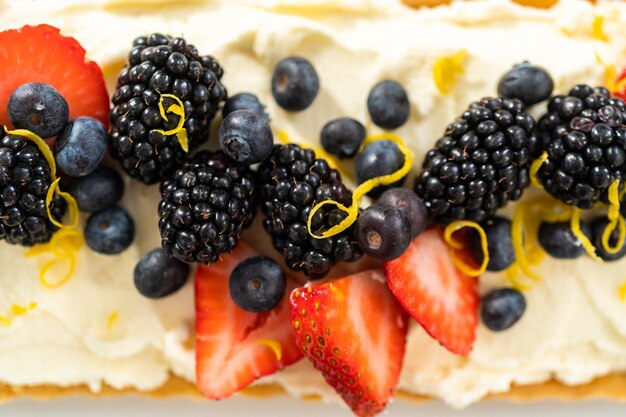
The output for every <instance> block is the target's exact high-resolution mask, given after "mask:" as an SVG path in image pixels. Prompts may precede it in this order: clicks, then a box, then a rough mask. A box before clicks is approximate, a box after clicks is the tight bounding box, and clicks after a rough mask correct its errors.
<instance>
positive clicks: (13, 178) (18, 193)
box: [0, 135, 65, 246]
mask: <svg viewBox="0 0 626 417" xmlns="http://www.w3.org/2000/svg"><path fill="white" fill-rule="evenodd" d="M51 183H52V180H51V177H50V165H48V162H47V161H46V159H45V158H44V156H43V155H42V153H41V151H40V150H39V148H37V146H36V145H35V144H34V143H32V142H29V141H28V140H25V139H23V138H21V137H19V136H12V135H5V136H4V137H3V138H2V139H0V239H4V240H6V241H7V242H9V243H12V244H18V245H24V246H33V245H35V244H38V243H45V242H47V241H49V240H50V238H51V237H52V235H53V234H54V232H55V231H56V230H57V228H56V226H54V225H53V224H52V222H51V221H50V219H49V218H48V214H47V211H46V195H47V194H48V190H49V189H50V184H51ZM64 212H65V201H64V200H63V199H61V198H60V197H59V196H58V195H57V196H55V197H54V200H53V202H52V206H51V213H52V215H53V216H54V217H55V219H57V220H60V219H61V217H62V216H63V213H64Z"/></svg>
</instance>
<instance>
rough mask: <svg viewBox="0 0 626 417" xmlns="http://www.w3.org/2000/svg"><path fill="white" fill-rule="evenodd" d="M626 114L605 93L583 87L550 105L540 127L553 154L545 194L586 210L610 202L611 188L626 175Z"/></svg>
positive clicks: (545, 170)
mask: <svg viewBox="0 0 626 417" xmlns="http://www.w3.org/2000/svg"><path fill="white" fill-rule="evenodd" d="M624 112H626V105H625V104H624V102H623V101H622V100H620V99H618V98H611V95H610V93H609V90H607V89H606V88H604V87H597V88H591V87H590V86H588V85H584V84H579V85H576V86H574V87H573V88H572V89H571V90H570V92H569V93H568V95H567V96H562V95H559V96H555V97H553V98H552V100H550V103H549V104H548V112H547V113H546V114H545V115H544V116H543V117H542V118H541V119H540V120H539V122H538V123H537V131H538V138H539V142H540V143H541V144H543V146H545V149H546V150H547V152H548V159H547V160H546V161H545V162H544V163H543V165H541V168H540V169H539V172H538V173H537V178H538V179H539V181H541V183H542V184H543V186H544V187H545V189H546V191H548V192H549V193H550V194H552V195H553V196H554V197H556V198H558V199H559V200H561V201H563V202H564V203H566V204H572V205H575V206H577V207H580V208H583V209H589V208H591V207H593V205H594V204H595V203H596V202H597V201H602V202H604V203H607V202H608V199H607V198H608V195H607V194H608V193H607V191H608V188H609V186H610V185H611V183H612V182H613V181H615V180H616V179H617V180H620V181H621V180H622V179H623V178H624V173H625V172H626V113H624ZM621 188H622V184H621V183H620V189H621Z"/></svg>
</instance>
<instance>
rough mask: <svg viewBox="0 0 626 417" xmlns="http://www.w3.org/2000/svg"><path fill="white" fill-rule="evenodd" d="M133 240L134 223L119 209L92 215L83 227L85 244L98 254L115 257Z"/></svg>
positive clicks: (127, 214)
mask: <svg viewBox="0 0 626 417" xmlns="http://www.w3.org/2000/svg"><path fill="white" fill-rule="evenodd" d="M134 239H135V222H134V220H133V218H132V217H131V216H130V214H129V213H128V212H127V211H126V210H124V209H123V208H121V207H111V208H108V209H104V210H102V211H99V212H97V213H93V214H92V215H90V216H89V218H88V219H87V224H86V225H85V242H87V245H88V246H89V247H90V248H91V249H93V250H94V251H96V252H98V253H102V254H105V255H117V254H118V253H122V252H123V251H125V250H126V249H127V248H128V247H129V246H130V244H131V243H133V240H134Z"/></svg>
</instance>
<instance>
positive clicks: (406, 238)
mask: <svg viewBox="0 0 626 417" xmlns="http://www.w3.org/2000/svg"><path fill="white" fill-rule="evenodd" d="M356 238H357V241H358V242H359V246H360V247H361V250H363V252H365V253H366V254H367V255H370V256H372V257H374V258H378V259H383V260H385V261H390V260H392V259H396V258H397V257H398V256H400V255H402V254H403V253H404V251H405V250H406V248H408V247H409V244H410V243H411V224H410V223H409V219H407V217H406V216H405V215H404V214H402V212H401V211H400V210H398V209H397V208H396V207H393V206H388V205H384V204H372V205H371V206H369V207H368V208H366V209H365V211H363V213H361V215H360V216H359V218H358V220H357V222H356Z"/></svg>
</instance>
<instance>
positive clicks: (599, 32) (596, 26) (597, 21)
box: [591, 16, 609, 42]
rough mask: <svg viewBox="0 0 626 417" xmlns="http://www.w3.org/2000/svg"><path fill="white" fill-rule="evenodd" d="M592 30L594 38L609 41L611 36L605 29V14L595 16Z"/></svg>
mask: <svg viewBox="0 0 626 417" xmlns="http://www.w3.org/2000/svg"><path fill="white" fill-rule="evenodd" d="M591 32H592V36H593V38H594V39H597V40H599V41H602V42H608V41H609V38H608V36H606V32H605V31H604V16H595V17H594V18H593V23H592V25H591Z"/></svg>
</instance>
